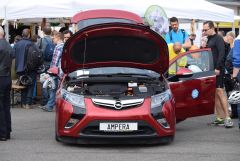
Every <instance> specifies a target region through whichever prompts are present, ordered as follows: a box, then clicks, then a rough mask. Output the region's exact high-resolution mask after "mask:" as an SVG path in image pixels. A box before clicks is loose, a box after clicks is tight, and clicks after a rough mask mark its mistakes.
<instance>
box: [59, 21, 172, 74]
mask: <svg viewBox="0 0 240 161" xmlns="http://www.w3.org/2000/svg"><path fill="white" fill-rule="evenodd" d="M168 64H169V58H168V48H167V44H166V42H165V41H164V39H163V38H162V37H161V36H160V35H158V34H157V33H155V32H154V31H152V30H151V29H149V28H148V27H146V26H142V25H136V24H126V23H108V24H98V25H93V26H89V27H87V28H84V29H82V30H80V31H78V32H77V33H76V34H75V35H74V36H73V37H71V38H70V39H69V40H68V41H67V42H66V44H65V46H64V49H63V55H62V69H63V71H64V73H69V72H72V71H74V70H77V69H82V68H85V69H86V68H96V67H133V68H140V69H148V70H153V71H155V72H158V73H160V74H163V73H164V72H165V71H166V70H167V69H168Z"/></svg>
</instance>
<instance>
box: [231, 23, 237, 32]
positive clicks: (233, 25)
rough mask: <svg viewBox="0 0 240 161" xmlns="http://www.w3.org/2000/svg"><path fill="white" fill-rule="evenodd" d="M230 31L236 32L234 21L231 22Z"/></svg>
mask: <svg viewBox="0 0 240 161" xmlns="http://www.w3.org/2000/svg"><path fill="white" fill-rule="evenodd" d="M232 32H233V33H234V34H236V33H235V24H234V21H233V22H232Z"/></svg>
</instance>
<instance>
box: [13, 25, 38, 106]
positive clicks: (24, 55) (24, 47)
mask: <svg viewBox="0 0 240 161" xmlns="http://www.w3.org/2000/svg"><path fill="white" fill-rule="evenodd" d="M14 50H15V61H16V65H15V66H16V73H17V75H18V76H19V78H25V76H27V78H29V79H31V81H29V80H28V82H34V81H35V80H36V75H37V72H36V69H35V67H36V66H35V64H34V67H33V69H30V68H29V63H28V62H31V61H32V60H33V59H32V60H29V58H28V56H30V55H33V54H34V53H35V52H36V53H38V52H39V51H37V47H36V46H35V45H34V44H33V43H32V41H31V39H30V30H29V29H27V28H26V29H24V30H23V31H22V39H21V40H19V41H18V42H17V43H16V44H15V46H14ZM28 52H34V53H31V54H29V53H28ZM36 68H37V67H36ZM23 76H24V77H23ZM20 82H21V79H20ZM24 85H25V87H26V88H25V89H23V90H22V93H21V101H22V104H23V108H26V109H30V108H31V106H30V105H31V104H32V97H33V90H34V84H33V83H29V84H24Z"/></svg>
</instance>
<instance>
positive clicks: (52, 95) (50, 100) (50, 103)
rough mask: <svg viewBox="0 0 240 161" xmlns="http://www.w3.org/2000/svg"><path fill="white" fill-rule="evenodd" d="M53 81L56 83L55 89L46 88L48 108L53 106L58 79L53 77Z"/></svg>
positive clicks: (50, 108)
mask: <svg viewBox="0 0 240 161" xmlns="http://www.w3.org/2000/svg"><path fill="white" fill-rule="evenodd" d="M54 82H55V84H56V88H55V89H48V95H49V98H48V102H47V105H46V106H47V107H48V109H49V110H52V109H53V107H54V106H55V99H56V92H57V89H58V88H57V87H58V79H57V78H54Z"/></svg>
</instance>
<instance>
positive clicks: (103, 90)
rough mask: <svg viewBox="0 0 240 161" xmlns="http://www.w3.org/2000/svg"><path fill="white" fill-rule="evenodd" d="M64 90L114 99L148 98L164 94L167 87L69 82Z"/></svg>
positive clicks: (152, 84)
mask: <svg viewBox="0 0 240 161" xmlns="http://www.w3.org/2000/svg"><path fill="white" fill-rule="evenodd" d="M63 88H64V89H66V90H67V91H69V92H72V93H75V94H80V95H85V96H89V97H113V98H124V97H131V98H146V97H150V96H152V95H156V94H159V93H162V92H163V91H165V90H166V86H165V84H164V83H163V82H162V81H158V82H156V81H155V82H151V81H149V82H137V81H128V80H125V81H123V80H122V79H119V81H110V80H109V79H108V81H102V82H101V81H86V80H84V81H83V80H68V81H65V82H64V84H63Z"/></svg>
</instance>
